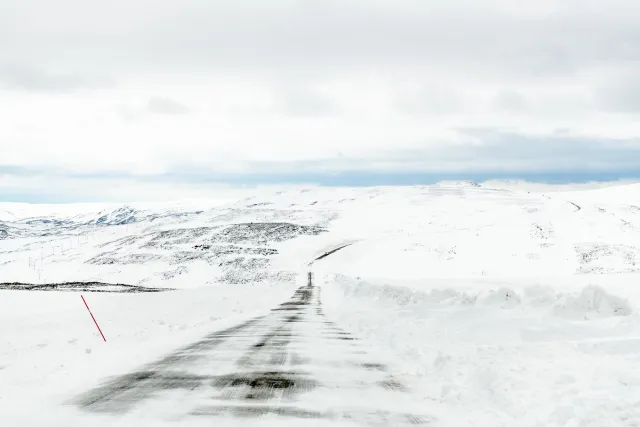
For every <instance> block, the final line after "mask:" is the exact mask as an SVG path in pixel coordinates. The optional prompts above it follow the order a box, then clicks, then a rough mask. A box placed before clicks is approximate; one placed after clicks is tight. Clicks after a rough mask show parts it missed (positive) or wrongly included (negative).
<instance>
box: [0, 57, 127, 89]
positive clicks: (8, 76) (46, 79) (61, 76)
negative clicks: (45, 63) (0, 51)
mask: <svg viewBox="0 0 640 427" xmlns="http://www.w3.org/2000/svg"><path fill="white" fill-rule="evenodd" d="M114 84H115V83H114V81H113V80H111V79H109V78H107V77H104V76H96V75H83V74H77V73H61V72H51V71H47V70H45V69H41V68H35V67H29V66H18V65H6V64H5V65H0V87H2V86H4V87H5V88H8V89H19V90H27V91H36V92H74V91H78V90H81V89H98V88H104V87H112V86H114Z"/></svg>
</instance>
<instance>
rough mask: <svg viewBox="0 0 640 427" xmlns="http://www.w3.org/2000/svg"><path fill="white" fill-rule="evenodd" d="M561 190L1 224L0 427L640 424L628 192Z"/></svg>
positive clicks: (410, 193) (341, 199) (262, 204)
mask: <svg viewBox="0 0 640 427" xmlns="http://www.w3.org/2000/svg"><path fill="white" fill-rule="evenodd" d="M552 190H553V189H552V188H549V187H544V188H542V189H533V188H530V189H528V191H527V190H524V189H522V190H520V189H519V187H517V186H514V185H503V186H500V185H497V184H496V183H494V184H492V185H489V184H485V185H478V184H474V183H446V184H440V185H435V186H428V187H427V186H425V187H407V188H402V187H396V188H336V189H326V188H312V189H303V190H299V191H285V192H281V193H264V194H256V195H255V197H253V198H251V199H248V200H241V201H238V202H235V203H231V204H227V205H222V206H213V205H210V206H202V207H199V206H197V205H196V206H194V205H192V204H189V205H184V204H174V205H171V206H167V207H159V206H144V205H140V206H137V205H132V206H106V207H103V206H96V205H85V206H80V207H78V208H77V210H75V211H74V208H73V206H65V207H64V208H60V207H57V208H56V210H57V212H55V211H53V210H50V211H49V212H51V213H48V212H47V209H46V207H35V208H32V207H30V206H25V205H20V206H16V205H6V206H0V232H2V231H3V232H2V234H0V292H1V294H0V304H1V305H2V309H0V320H1V321H0V337H2V340H1V341H0V384H1V387H2V393H1V394H0V421H2V424H3V425H4V424H6V425H30V424H31V423H44V424H47V425H58V424H60V425H86V424H87V423H91V424H92V425H105V426H106V425H123V426H130V425H131V426H132V425H136V426H137V425H164V424H165V423H166V424H167V425H172V424H178V425H181V426H182V425H211V423H214V422H215V423H218V425H246V424H247V423H249V424H252V423H257V424H260V425H262V424H270V423H274V424H275V425H281V424H282V423H284V422H288V423H290V424H291V425H403V424H428V425H443V426H464V425H490V426H502V425H504V426H514V425H517V426H608V425H611V426H636V425H640V405H639V404H638V402H640V368H638V367H639V366H640V364H639V363H638V362H639V360H638V359H639V357H638V354H640V353H639V350H640V323H639V322H638V314H637V311H638V308H637V307H638V303H639V302H640V291H638V290H637V289H638V288H637V283H638V279H639V278H640V275H638V271H639V269H640V243H638V242H640V187H639V186H638V184H627V185H617V186H610V187H606V188H596V189H588V190H575V191H570V190H569V189H567V188H563V189H562V191H552ZM337 248H340V249H339V250H338V251H336V252H333V253H331V254H330V255H329V256H326V257H322V258H321V259H319V260H317V261H315V262H314V260H315V259H316V258H319V257H321V256H322V255H323V254H326V253H327V252H331V251H332V250H334V249H337ZM309 271H312V272H313V274H314V276H313V283H312V286H308V277H307V273H308V272H309ZM85 282H91V284H83V283H85ZM52 283H58V284H59V283H65V284H66V285H65V286H58V287H57V288H56V289H57V290H56V289H54V288H52V287H47V288H46V289H47V291H46V292H44V291H42V290H38V289H45V288H42V286H45V285H48V284H52ZM34 285H38V286H40V288H39V287H38V286H34ZM21 286H22V288H21ZM27 288H31V289H30V290H27ZM144 288H152V289H150V290H163V289H166V291H164V292H139V291H137V290H138V289H140V290H144ZM2 289H4V290H2ZM20 289H23V290H20ZM52 290H55V291H52ZM123 290H126V291H127V292H126V293H123V292H122V291H123ZM79 291H81V292H82V293H83V295H84V296H85V298H86V299H87V301H88V303H89V304H90V305H91V309H92V311H93V313H94V314H95V316H96V318H97V320H98V321H99V322H100V325H101V327H102V329H103V331H104V333H105V336H106V338H107V343H103V342H102V340H101V338H100V336H99V334H98V332H97V330H96V329H95V326H94V325H93V323H92V320H91V318H90V317H89V314H88V313H87V312H86V309H85V308H84V306H83V304H82V301H81V299H80V294H79ZM34 409H35V410H34Z"/></svg>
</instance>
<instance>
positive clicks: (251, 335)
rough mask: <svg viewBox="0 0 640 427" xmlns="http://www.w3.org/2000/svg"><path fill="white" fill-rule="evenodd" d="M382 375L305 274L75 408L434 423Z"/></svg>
mask: <svg viewBox="0 0 640 427" xmlns="http://www.w3.org/2000/svg"><path fill="white" fill-rule="evenodd" d="M391 371H392V369H391V367H390V366H389V365H387V364H384V363H382V362H380V360H379V359H378V358H377V357H376V354H372V353H371V350H370V347H369V346H368V345H365V344H364V343H363V342H361V341H360V340H358V339H357V337H355V336H353V335H351V334H350V333H349V332H346V331H344V330H342V329H341V328H340V327H339V326H338V325H336V324H335V323H333V322H332V321H331V320H329V319H327V317H326V316H325V315H324V313H323V311H322V303H321V290H320V288H318V287H316V286H313V284H312V283H311V278H310V280H309V285H308V286H303V287H301V288H299V289H298V290H296V291H295V293H294V295H293V296H292V297H291V299H290V300H288V301H286V302H283V303H282V304H280V305H279V306H277V307H275V308H273V309H272V310H271V312H270V313H269V314H268V315H266V316H261V317H256V318H254V319H251V320H249V321H247V322H245V323H242V324H239V325H237V326H234V327H232V328H229V329H226V330H223V331H218V332H214V333H212V334H210V335H208V336H206V337H205V338H204V339H202V340H200V341H198V342H195V343H193V344H191V345H189V346H187V347H185V348H182V349H180V350H178V351H175V352H174V353H172V354H169V355H167V356H166V357H164V358H163V359H161V360H159V361H157V362H155V363H152V364H151V365H148V366H146V367H144V368H142V369H140V370H139V371H136V372H132V373H130V374H128V375H125V376H122V377H119V378H115V379H113V380H111V381H109V382H108V383H106V384H103V385H101V386H99V387H98V388H96V389H93V390H90V391H88V392H87V393H85V394H83V395H82V396H79V398H78V399H77V400H76V402H75V403H76V404H77V405H79V406H80V407H81V408H82V409H83V410H85V411H91V412H97V413H104V414H111V416H113V417H116V418H118V417H121V416H126V415H127V414H132V413H133V414H137V415H138V416H141V417H143V418H145V419H148V420H152V419H157V420H158V421H160V420H161V419H162V420H171V421H176V425H188V424H189V420H191V421H194V422H195V421H196V420H197V419H202V418H206V419H208V420H209V421H210V422H212V424H210V425H265V424H267V425H332V426H335V425H372V426H373V425H376V426H377V425H389V426H399V425H421V424H430V423H431V422H434V421H435V419H434V418H433V417H431V416H429V415H428V414H425V413H423V411H424V401H422V399H419V398H416V397H415V396H414V395H413V394H412V393H411V390H409V389H408V388H407V387H406V386H405V385H404V384H403V381H402V379H401V378H398V377H397V376H394V375H392V373H391ZM114 421H115V420H114ZM183 423H184V424H183ZM213 423H215V424H213Z"/></svg>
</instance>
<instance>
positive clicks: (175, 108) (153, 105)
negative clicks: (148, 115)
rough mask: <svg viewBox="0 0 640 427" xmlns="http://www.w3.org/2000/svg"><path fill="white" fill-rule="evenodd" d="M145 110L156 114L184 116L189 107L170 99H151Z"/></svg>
mask: <svg viewBox="0 0 640 427" xmlns="http://www.w3.org/2000/svg"><path fill="white" fill-rule="evenodd" d="M147 109H148V110H149V111H150V112H152V113H158V114H186V113H188V112H189V111H190V109H189V107H187V106H186V105H184V104H181V103H179V102H178V101H175V100H173V99H171V98H160V97H151V98H150V99H149V102H148V103H147Z"/></svg>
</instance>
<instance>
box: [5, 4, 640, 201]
mask: <svg viewBox="0 0 640 427" xmlns="http://www.w3.org/2000/svg"><path fill="white" fill-rule="evenodd" d="M638 22H640V5H639V4H638V2H637V1H635V0H580V1H578V0H536V1H535V2H533V1H531V2H525V1H520V0H517V1H516V0H514V1H507V0H384V1H380V0H362V1H351V0H336V1H333V0H317V1H316V0H295V1H294V0H269V1H264V0H233V1H224V2H223V1H213V0H180V1H174V0H172V1H169V0H126V1H125V0H109V1H94V0H56V1H51V0H0V201H2V200H31V201H33V200H35V201H37V200H45V199H46V200H47V201H56V200H60V201H63V200H64V201H68V200H76V199H77V200H101V199H105V200H106V199H109V200H112V199H140V200H143V199H149V198H180V197H193V196H199V195H210V194H213V193H212V192H214V193H215V191H216V190H215V189H216V188H218V187H217V185H220V184H225V185H234V186H235V185H239V184H252V185H253V184H256V183H262V182H268V183H278V182H287V183H296V182H317V183H325V184H326V183H330V184H332V185H335V184H341V183H344V184H352V183H354V180H353V177H354V176H356V177H357V180H356V181H357V182H358V183H359V184H366V183H368V182H369V181H368V177H373V178H372V179H371V181H370V182H372V183H377V184H379V183H385V182H388V183H398V179H397V177H398V174H400V175H402V176H405V177H406V176H409V178H407V179H405V180H404V181H402V180H401V181H402V182H400V183H404V182H407V183H415V182H412V181H415V180H418V181H419V180H420V179H424V180H433V179H436V178H438V177H441V176H446V177H447V178H455V177H460V178H462V179H466V178H472V177H474V176H476V175H477V176H482V177H492V176H495V177H503V176H514V177H515V176H518V177H525V178H526V177H533V176H535V177H538V178H539V179H545V176H548V177H553V176H556V177H557V176H559V175H563V174H564V175H566V176H568V177H572V176H573V177H583V178H584V177H591V178H594V177H595V178H597V177H600V176H601V177H608V178H611V177H613V178H615V177H617V176H619V177H623V178H627V177H629V176H632V175H634V173H635V174H636V175H640V143H639V140H640V139H639V137H640V25H638ZM564 175H563V176H564ZM336 177H337V178H336ZM341 177H342V178H341ZM350 177H351V178H350ZM411 177H413V180H412V179H411ZM420 177H422V178H420ZM583 178H581V179H583ZM341 179H342V181H341ZM568 179H570V178H568Z"/></svg>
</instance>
